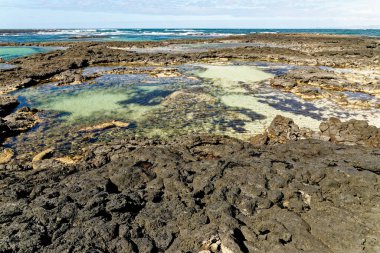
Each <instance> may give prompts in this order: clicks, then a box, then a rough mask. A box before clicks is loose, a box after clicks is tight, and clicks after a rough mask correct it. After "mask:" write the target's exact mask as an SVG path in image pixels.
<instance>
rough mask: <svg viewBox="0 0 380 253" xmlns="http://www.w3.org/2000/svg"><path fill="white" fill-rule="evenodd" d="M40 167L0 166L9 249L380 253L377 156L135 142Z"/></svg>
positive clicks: (303, 148) (0, 234) (335, 148)
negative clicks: (68, 161) (33, 168)
mask: <svg viewBox="0 0 380 253" xmlns="http://www.w3.org/2000/svg"><path fill="white" fill-rule="evenodd" d="M369 161H370V162H369ZM40 163H41V164H40V168H41V169H40V170H38V171H35V170H31V166H30V165H26V164H24V165H21V164H20V165H12V166H4V165H0V171H1V172H0V187H1V190H0V199H1V202H0V251H1V252H36V251H38V252H68V251H69V252H200V251H202V250H204V251H205V252H211V251H210V250H211V249H212V248H213V249H216V250H217V252H221V251H220V250H222V252H292V253H294V252H322V253H323V252H329V253H330V252H336V253H340V252H342V253H343V252H345V253H347V252H352V253H354V252H355V253H357V252H363V253H364V252H373V253H375V252H379V251H380V236H379V235H380V227H379V223H378V220H379V219H380V215H379V213H380V212H379V211H380V207H379V203H380V202H379V201H380V181H379V179H380V175H379V174H380V171H379V167H378V165H379V164H380V150H379V149H369V148H365V147H361V146H340V145H336V144H333V143H330V142H322V141H316V140H301V141H290V142H288V143H286V144H282V145H275V146H263V147H260V148H257V147H256V148H255V147H253V146H252V145H250V144H248V143H245V142H241V141H238V140H235V139H230V138H226V137H207V136H203V137H187V138H181V139H178V140H177V141H176V142H173V143H160V142H155V141H151V140H147V141H139V140H133V139H130V140H125V141H119V142H115V143H113V144H108V145H100V146H99V145H96V146H94V147H92V148H91V149H89V150H88V151H87V153H86V155H85V157H84V158H83V159H82V161H81V162H80V163H78V164H72V165H63V164H62V163H60V162H58V161H56V160H55V159H54V158H52V159H47V160H43V161H41V162H40ZM21 171H24V172H21ZM214 243H215V244H216V245H212V244H214ZM211 245H212V247H211Z"/></svg>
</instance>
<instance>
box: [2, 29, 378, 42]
mask: <svg viewBox="0 0 380 253" xmlns="http://www.w3.org/2000/svg"><path fill="white" fill-rule="evenodd" d="M250 33H314V34H316V33H318V34H341V35H359V36H373V37H380V29H56V30H29V31H25V30H22V31H21V30H0V42H17V43H24V42H46V41H72V40H82V41H83V40H85V41H89V40H90V41H159V40H168V39H183V38H209V37H220V36H228V35H243V34H250Z"/></svg>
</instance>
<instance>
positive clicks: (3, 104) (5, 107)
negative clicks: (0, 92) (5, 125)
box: [0, 96, 19, 117]
mask: <svg viewBox="0 0 380 253" xmlns="http://www.w3.org/2000/svg"><path fill="white" fill-rule="evenodd" d="M18 105H19V102H18V101H17V99H16V98H15V97H11V96H0V117H4V116H6V115H8V114H10V113H11V112H12V110H13V109H15V108H16V106H18Z"/></svg>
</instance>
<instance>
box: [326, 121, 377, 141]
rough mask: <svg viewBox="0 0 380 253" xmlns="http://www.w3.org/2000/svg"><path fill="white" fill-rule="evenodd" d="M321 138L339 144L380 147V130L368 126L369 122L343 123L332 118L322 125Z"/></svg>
mask: <svg viewBox="0 0 380 253" xmlns="http://www.w3.org/2000/svg"><path fill="white" fill-rule="evenodd" d="M319 128H320V130H321V138H322V139H324V140H329V141H331V142H334V143H338V144H345V145H363V146H368V147H375V148H379V147H380V129H379V128H377V127H375V126H370V125H368V122H367V121H363V120H350V121H347V122H341V121H340V120H339V119H337V118H330V119H329V120H328V121H326V122H323V123H321V125H320V127H319Z"/></svg>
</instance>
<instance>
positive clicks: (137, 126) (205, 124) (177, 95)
mask: <svg viewBox="0 0 380 253" xmlns="http://www.w3.org/2000/svg"><path fill="white" fill-rule="evenodd" d="M291 68H293V67H291V66H286V65H276V64H261V63H250V64H249V63H241V62H240V63H235V64H233V65H185V66H180V67H179V71H180V72H182V73H183V76H180V77H161V78H155V77H151V76H149V75H146V74H129V75H103V76H101V77H99V78H97V79H96V80H95V81H94V84H80V85H73V86H63V87H57V86H55V84H53V83H52V84H48V85H42V86H39V87H32V88H28V89H24V90H21V91H17V92H15V93H14V95H16V96H18V97H19V100H20V101H21V102H22V103H21V105H20V107H21V106H30V107H33V108H39V109H40V110H43V111H42V112H41V113H40V117H41V118H42V123H41V124H40V125H38V126H37V127H36V128H35V129H34V130H33V131H30V132H27V133H24V134H21V135H20V136H19V137H17V138H14V139H12V140H8V141H7V143H6V145H8V146H12V147H13V148H15V149H16V150H17V151H18V152H19V153H22V152H25V151H27V150H28V152H31V151H33V150H35V149H38V147H39V146H41V147H42V146H52V145H53V146H56V147H57V146H58V147H59V148H60V149H62V150H66V151H68V152H71V151H72V152H74V150H78V149H81V148H82V147H83V146H84V145H88V144H89V143H92V142H101V141H110V140H113V139H115V138H116V139H119V138H123V137H125V136H126V135H132V136H147V137H160V138H171V137H175V136H178V135H183V134H203V133H209V134H223V135H229V136H233V137H237V138H240V139H247V138H250V137H252V136H253V135H255V134H258V133H262V132H263V131H264V129H265V128H266V127H268V126H269V124H270V122H271V121H272V120H273V118H274V117H275V116H276V115H278V114H282V115H284V116H286V117H290V118H293V119H294V121H295V122H296V123H297V124H299V125H300V126H301V127H306V128H310V129H313V130H317V129H318V127H319V124H320V123H321V121H323V120H327V119H328V118H329V117H333V116H334V117H339V118H341V119H343V120H348V119H352V118H355V119H364V120H368V121H369V122H370V123H371V124H374V125H376V126H379V127H380V121H379V120H378V118H379V117H378V115H380V110H379V109H371V110H359V109H355V110H354V109H346V108H343V107H340V106H338V105H336V104H334V103H333V102H329V101H327V100H323V99H321V100H315V101H305V100H303V99H301V98H299V97H297V96H296V95H294V94H291V93H286V92H282V91H279V90H276V89H273V88H272V87H271V86H270V85H269V82H268V80H269V79H270V78H272V77H273V76H274V75H275V74H282V73H284V72H286V71H287V70H289V69H291ZM107 70H109V68H108V67H107V68H104V67H95V68H93V67H92V68H88V69H86V70H85V71H84V73H87V74H91V73H96V72H102V71H107ZM112 120H118V121H122V122H128V123H130V127H129V128H127V129H125V128H123V129H119V128H114V129H110V130H104V131H100V132H96V133H82V132H80V131H78V130H79V129H82V128H83V127H86V126H94V125H96V124H100V123H104V122H110V121H112ZM29 150H30V151H29ZM70 150H71V151H70Z"/></svg>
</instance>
